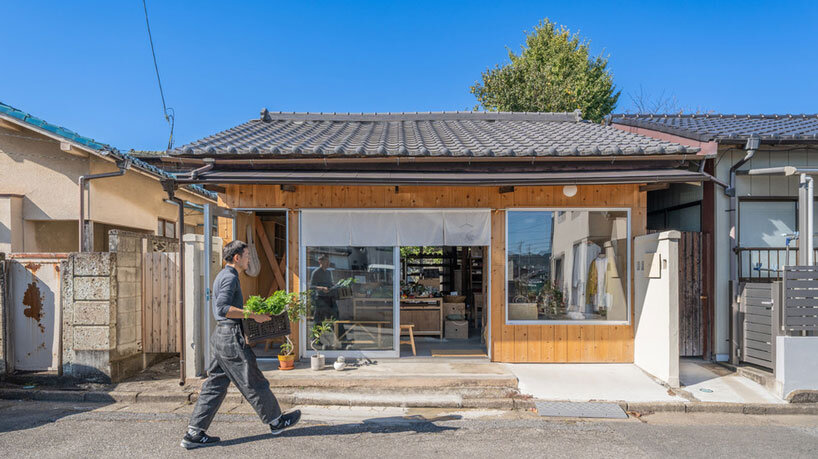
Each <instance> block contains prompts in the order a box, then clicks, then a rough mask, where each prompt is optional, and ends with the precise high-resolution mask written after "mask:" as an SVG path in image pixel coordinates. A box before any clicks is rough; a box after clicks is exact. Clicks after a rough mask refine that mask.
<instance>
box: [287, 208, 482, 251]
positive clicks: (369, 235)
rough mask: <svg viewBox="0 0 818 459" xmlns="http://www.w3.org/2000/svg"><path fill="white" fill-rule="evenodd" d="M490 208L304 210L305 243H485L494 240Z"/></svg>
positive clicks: (309, 244)
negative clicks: (492, 237) (492, 238)
mask: <svg viewBox="0 0 818 459" xmlns="http://www.w3.org/2000/svg"><path fill="white" fill-rule="evenodd" d="M490 222H491V219H490V214H489V211H488V210H439V209H430V210H381V209H373V210H318V209H315V210H303V211H301V239H302V243H303V244H304V245H305V246H342V247H346V246H353V247H391V246H410V245H450V246H484V245H490V243H491V223H490Z"/></svg>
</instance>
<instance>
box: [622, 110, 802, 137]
mask: <svg viewBox="0 0 818 459" xmlns="http://www.w3.org/2000/svg"><path fill="white" fill-rule="evenodd" d="M610 121H611V122H612V123H616V124H622V125H625V126H634V127H640V128H644V129H652V130H654V131H658V132H664V133H666V134H673V135H678V136H681V137H687V138H689V139H695V140H699V141H702V142H710V141H713V140H717V141H731V140H735V141H737V142H740V143H741V142H743V141H744V140H747V138H748V137H750V136H751V135H757V136H759V137H760V138H761V140H762V141H766V142H774V143H786V142H801V143H803V142H818V115H727V114H704V115H666V114H656V115H629V114H615V115H611V117H610Z"/></svg>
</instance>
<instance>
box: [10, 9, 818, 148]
mask: <svg viewBox="0 0 818 459" xmlns="http://www.w3.org/2000/svg"><path fill="white" fill-rule="evenodd" d="M148 12H149V14H150V19H151V28H152V32H153V38H154V42H155V45H156V51H157V58H158V61H159V68H160V71H161V74H162V82H163V85H164V88H165V96H166V98H167V101H168V105H169V106H171V107H173V108H174V109H175V111H176V132H175V139H176V145H181V144H184V143H187V142H189V141H192V140H195V139H197V138H201V137H204V136H207V135H209V134H212V133H214V132H217V131H220V130H223V129H226V128H228V127H231V126H234V125H236V124H239V123H242V122H244V121H246V120H248V119H250V118H254V117H256V116H258V113H259V110H260V109H261V108H262V107H268V108H269V109H270V110H273V111H278V110H282V111H343V112H347V111H352V112H360V111H364V112H371V111H427V110H464V109H471V108H472V107H474V104H475V100H474V97H473V96H472V95H471V94H470V93H469V86H470V85H472V84H473V83H474V82H475V80H477V79H479V77H480V73H481V71H483V70H485V69H486V68H487V67H489V66H493V65H494V64H498V63H502V62H505V61H506V59H507V57H506V47H510V48H512V49H515V50H516V49H518V48H519V46H520V45H521V44H522V43H523V40H524V31H525V30H530V29H531V28H532V27H533V26H534V25H535V24H536V23H537V22H538V21H539V20H540V19H542V18H545V17H548V18H550V19H552V20H553V21H556V22H558V23H560V24H563V25H565V26H567V27H569V28H570V29H571V30H572V31H580V32H581V34H582V35H583V36H584V37H586V38H588V39H590V40H591V46H592V49H593V50H594V52H597V53H598V52H604V53H605V54H608V55H610V68H611V70H612V72H613V74H614V81H615V83H616V85H617V87H618V88H619V89H621V90H622V97H621V98H620V102H619V106H618V107H617V111H627V110H632V109H633V104H632V102H631V99H630V95H632V94H638V93H640V92H641V93H644V94H645V95H647V96H648V98H650V99H654V100H656V99H660V98H666V99H667V98H675V100H676V104H677V105H678V106H679V107H682V108H684V109H687V110H703V111H715V112H724V113H786V112H789V113H815V112H818V59H815V53H816V49H818V46H816V45H818V36H816V34H815V31H816V24H818V2H806V1H805V2H786V1H778V2H758V1H741V2H726V1H725V2H714V1H706V2H692V1H691V2H681V1H672V2H670V1H668V2H655V3H654V4H649V3H647V2H627V1H620V2H611V1H604V2H566V1H558V2H512V1H502V2H498V1H487V2H482V1H472V2H445V1H442V0H438V1H430V2H426V1H420V0H417V1H413V2H387V1H377V2H374V1H373V2H357V1H351V0H350V1H344V2H337V1H336V2H272V1H266V2H261V1H259V2H254V1H244V2H215V1H198V2H177V1H169V0H164V1H157V0H149V1H148ZM0 17H2V18H3V26H2V27H0V43H2V45H0V63H2V65H0V101H2V102H5V103H7V104H10V105H13V106H16V107H17V108H20V109H22V110H25V111H28V112H30V113H32V114H34V115H37V116H39V117H41V118H44V119H46V120H48V121H51V122H54V123H56V124H60V125H63V126H66V127H69V128H71V129H74V130H75V131H77V132H80V133H81V134H84V135H86V136H89V137H94V138H95V139H97V140H99V141H103V142H107V143H110V144H112V145H114V146H116V147H118V148H120V149H130V148H136V149H163V148H164V147H165V146H166V144H167V136H168V127H167V125H166V124H165V121H164V118H163V117H162V105H161V101H160V98H159V93H158V90H157V85H156V77H155V75H154V69H153V62H152V60H151V54H150V47H149V44H148V39H147V35H146V31H145V22H144V15H143V11H142V2H141V1H140V0H127V1H125V0H122V1H115V2H111V1H107V2H103V1H80V2H66V1H60V2H56V1H55V2H47V1H38V2H33V1H29V2H4V3H3V5H2V6H0Z"/></svg>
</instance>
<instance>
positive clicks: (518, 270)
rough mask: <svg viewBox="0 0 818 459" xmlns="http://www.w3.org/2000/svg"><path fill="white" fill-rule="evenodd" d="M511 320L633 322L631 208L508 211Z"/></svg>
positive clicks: (508, 310) (509, 310) (508, 274)
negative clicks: (631, 318) (631, 316)
mask: <svg viewBox="0 0 818 459" xmlns="http://www.w3.org/2000/svg"><path fill="white" fill-rule="evenodd" d="M507 219H508V221H507V223H508V233H507V241H506V242H507V246H506V250H507V260H506V266H507V269H508V273H507V278H506V279H507V283H508V285H507V295H508V297H507V317H508V320H509V321H512V322H513V321H574V320H576V321H581V320H597V321H611V322H623V321H627V320H629V310H630V308H629V304H630V301H629V294H628V292H629V285H630V281H629V279H630V272H629V264H628V255H629V253H630V246H629V244H630V221H629V214H628V211H627V210H553V211H551V210H547V211H546V210H509V211H508V212H507Z"/></svg>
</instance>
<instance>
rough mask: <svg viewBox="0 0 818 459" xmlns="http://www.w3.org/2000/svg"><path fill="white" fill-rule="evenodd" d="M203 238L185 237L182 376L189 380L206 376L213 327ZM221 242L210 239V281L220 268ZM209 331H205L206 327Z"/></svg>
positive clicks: (197, 236)
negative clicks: (206, 292)
mask: <svg viewBox="0 0 818 459" xmlns="http://www.w3.org/2000/svg"><path fill="white" fill-rule="evenodd" d="M204 239H205V238H204V236H203V235H201V234H185V236H184V244H185V272H184V276H185V354H186V355H185V374H186V375H187V376H188V377H204V376H206V368H205V355H206V351H207V347H208V346H207V345H208V342H209V341H208V340H209V339H210V334H211V333H212V332H213V330H214V329H215V328H216V323H215V320H213V319H212V317H211V320H210V321H208V320H207V319H208V314H211V311H210V308H209V307H207V305H206V301H205V285H206V284H205V279H204V263H206V262H207V261H206V258H205V255H204V246H205V245H204V244H205V242H204ZM221 253H222V239H221V238H218V237H214V238H213V247H212V249H211V252H210V260H209V262H210V273H211V279H209V280H208V281H207V284H210V283H212V282H213V279H215V278H216V274H218V272H219V270H220V268H221ZM208 323H209V324H210V329H209V330H208V329H207V324H208Z"/></svg>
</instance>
